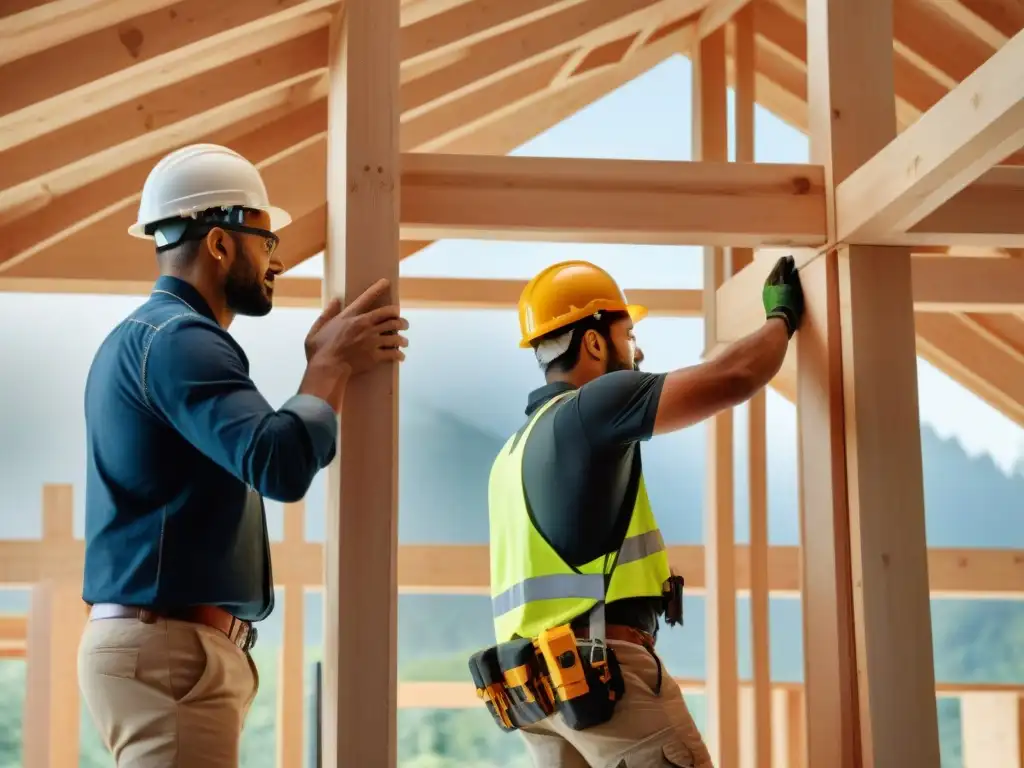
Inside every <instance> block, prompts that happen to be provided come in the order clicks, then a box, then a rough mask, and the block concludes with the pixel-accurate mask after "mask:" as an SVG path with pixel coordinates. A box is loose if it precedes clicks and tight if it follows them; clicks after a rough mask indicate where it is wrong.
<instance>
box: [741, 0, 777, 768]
mask: <svg viewBox="0 0 1024 768" xmlns="http://www.w3.org/2000/svg"><path fill="white" fill-rule="evenodd" d="M732 29H733V34H734V36H735V37H734V44H733V52H734V61H735V64H734V68H735V72H736V100H735V103H736V109H735V115H736V162H738V163H752V162H754V105H755V98H754V75H755V73H756V61H755V57H756V55H757V49H756V46H755V43H754V6H753V5H752V4H749V3H748V4H747V5H744V6H743V7H742V8H740V10H738V11H737V12H736V16H735V18H734V22H733V24H732ZM753 257H754V251H753V249H750V248H733V249H732V271H733V273H736V272H739V271H740V270H741V269H743V268H745V267H746V266H747V265H748V264H750V263H751V261H752V260H753ZM766 398H767V395H766V393H765V392H764V391H763V390H762V391H761V392H758V393H757V394H756V395H754V396H753V397H752V398H750V401H749V402H748V403H747V485H748V493H749V496H750V498H749V505H750V510H749V517H750V648H751V656H752V662H753V664H752V666H753V669H752V674H753V683H754V686H753V691H752V695H753V699H752V701H751V706H752V707H753V710H752V712H751V725H752V727H753V745H752V750H751V756H752V757H751V759H752V760H753V763H752V764H753V765H755V766H757V768H772V688H771V686H772V680H771V634H770V632H769V626H768V606H769V603H768V474H767V473H768V455H767V446H766V436H765V426H766V425H765V420H766V409H767V403H766Z"/></svg>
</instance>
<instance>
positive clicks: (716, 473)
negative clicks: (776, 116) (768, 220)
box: [692, 28, 740, 766]
mask: <svg viewBox="0 0 1024 768" xmlns="http://www.w3.org/2000/svg"><path fill="white" fill-rule="evenodd" d="M692 61H693V159H694V160H717V161H726V160H728V159H729V153H728V147H729V134H728V123H727V121H726V95H727V91H726V77H725V29H724V28H720V29H718V30H717V31H715V32H712V33H711V34H710V35H708V36H707V37H705V38H704V39H702V40H701V41H699V42H698V43H697V44H696V45H695V46H694V54H693V59H692ZM728 274H729V264H728V259H727V258H726V254H725V249H724V248H720V247H712V246H706V247H705V248H704V302H705V303H704V340H705V350H706V351H707V350H710V349H712V348H713V347H714V345H715V341H716V339H717V333H716V331H715V310H714V307H715V295H716V293H715V292H716V291H717V290H718V287H719V286H720V285H721V284H722V282H723V280H724V279H725V278H726V276H727V275H728ZM707 429H708V444H707V448H708V457H707V460H708V467H707V473H708V480H707V483H708V486H707V502H706V507H705V516H704V546H705V559H704V563H705V570H706V574H707V575H706V579H705V583H706V585H707V597H706V600H705V612H706V613H705V617H706V618H705V621H706V624H707V649H706V653H707V662H706V663H707V672H706V677H707V691H706V696H707V702H708V707H707V733H706V734H705V739H706V741H707V745H708V749H709V751H710V752H711V755H712V757H713V758H714V761H715V764H716V765H721V766H736V765H738V763H739V725H740V722H739V669H738V660H737V650H736V567H735V557H736V552H735V542H736V534H735V523H734V509H733V496H734V492H733V414H732V411H731V410H730V411H726V412H724V413H720V414H718V415H717V416H715V417H714V418H712V419H711V420H710V421H709V422H708V426H707Z"/></svg>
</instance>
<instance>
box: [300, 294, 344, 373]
mask: <svg viewBox="0 0 1024 768" xmlns="http://www.w3.org/2000/svg"><path fill="white" fill-rule="evenodd" d="M340 312H341V299H339V298H338V297H337V296H335V297H334V298H333V299H331V300H330V302H328V304H327V306H326V307H324V311H323V312H321V313H320V317H318V318H317V319H316V321H314V323H313V325H312V326H310V329H309V333H307V334H306V362H307V363H308V362H309V361H310V360H312V359H313V355H315V354H316V351H317V349H318V348H319V346H318V344H317V338H318V337H317V334H319V333H320V329H321V328H323V327H324V325H325V324H326V323H327V322H328V321H329V320H331V319H332V318H334V317H337V316H338V314H339V313H340ZM320 341H321V342H322V341H323V339H320Z"/></svg>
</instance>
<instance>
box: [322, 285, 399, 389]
mask: <svg viewBox="0 0 1024 768" xmlns="http://www.w3.org/2000/svg"><path fill="white" fill-rule="evenodd" d="M389 285H390V283H389V282H388V281H387V280H383V279H382V280H378V281H377V282H376V283H374V284H373V285H371V286H370V287H369V288H367V289H366V290H365V291H364V292H363V293H362V294H361V295H360V296H358V297H357V298H356V299H355V300H354V301H353V302H352V303H351V304H349V305H348V306H347V307H345V309H341V303H340V302H339V301H337V299H335V300H334V301H332V302H331V303H330V304H328V306H327V307H326V308H325V309H324V311H323V313H322V314H321V315H320V317H319V318H317V321H316V322H315V323H314V324H313V327H312V328H311V329H310V332H309V335H308V336H307V338H306V354H307V355H308V360H309V362H310V363H313V362H314V361H315V362H317V363H323V364H325V365H328V366H331V367H335V366H336V367H338V368H340V369H341V370H342V372H344V373H353V374H358V373H362V372H363V371H367V370H369V369H370V368H372V367H373V366H375V365H377V364H379V363H384V362H389V361H402V360H404V359H405V353H404V352H403V351H402V347H406V346H408V344H409V340H408V339H407V338H406V337H404V336H402V335H401V334H400V333H399V331H404V330H407V329H408V328H409V322H408V321H407V320H406V319H405V318H403V317H402V316H401V313H400V310H399V308H398V306H396V305H390V306H386V307H379V308H377V309H370V307H371V306H373V304H374V303H375V302H376V301H377V300H378V299H379V298H380V297H381V296H383V295H384V293H385V292H386V291H387V289H388V287H389Z"/></svg>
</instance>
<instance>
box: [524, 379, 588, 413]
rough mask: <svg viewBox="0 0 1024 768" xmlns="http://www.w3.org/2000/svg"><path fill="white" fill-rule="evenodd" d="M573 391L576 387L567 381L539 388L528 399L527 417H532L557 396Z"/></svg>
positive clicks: (555, 382) (554, 382)
mask: <svg viewBox="0 0 1024 768" xmlns="http://www.w3.org/2000/svg"><path fill="white" fill-rule="evenodd" d="M573 389H576V387H574V386H573V385H572V384H569V383H568V382H565V381H553V382H551V383H550V384H545V385H544V386H543V387H538V388H537V389H535V390H533V392H531V393H530V394H529V396H528V397H527V398H526V415H527V416H530V415H531V414H533V412H534V411H536V410H537V409H538V408H540V407H541V406H542V405H544V403H546V402H547V401H548V400H550V399H551V398H552V397H554V396H555V395H560V394H561V393H563V392H569V391H570V390H573Z"/></svg>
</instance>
